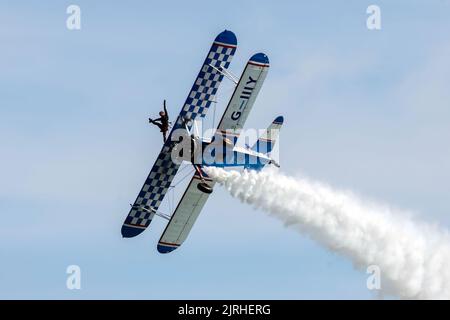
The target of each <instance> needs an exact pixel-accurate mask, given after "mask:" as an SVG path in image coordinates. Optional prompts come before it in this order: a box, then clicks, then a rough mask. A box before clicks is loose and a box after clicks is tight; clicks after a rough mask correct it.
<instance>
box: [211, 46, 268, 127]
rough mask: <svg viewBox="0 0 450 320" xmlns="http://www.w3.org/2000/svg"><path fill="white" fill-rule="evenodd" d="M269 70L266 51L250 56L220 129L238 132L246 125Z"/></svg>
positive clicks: (221, 121) (220, 123)
mask: <svg viewBox="0 0 450 320" xmlns="http://www.w3.org/2000/svg"><path fill="white" fill-rule="evenodd" d="M268 71H269V58H268V57H267V56H266V55H265V54H264V53H257V54H254V55H253V56H252V57H251V58H250V60H249V61H248V63H247V65H246V67H245V69H244V72H243V73H242V76H241V78H240V80H239V82H238V84H237V86H236V88H235V90H234V93H233V96H232V97H231V99H230V102H229V103H228V106H227V108H226V109H225V112H224V114H223V116H222V119H221V120H220V122H219V125H218V127H217V129H218V131H220V130H227V129H232V130H233V131H236V132H238V131H239V130H240V129H242V128H243V127H244V124H245V121H246V120H247V117H248V115H249V113H250V110H251V109H252V107H253V104H254V103H255V100H256V97H257V95H258V93H259V90H260V89H261V87H262V84H263V82H264V79H265V78H266V75H267V72H268Z"/></svg>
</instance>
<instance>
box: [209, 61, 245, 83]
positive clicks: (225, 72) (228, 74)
mask: <svg viewBox="0 0 450 320" xmlns="http://www.w3.org/2000/svg"><path fill="white" fill-rule="evenodd" d="M209 66H210V67H211V68H213V69H214V70H216V71H217V72H219V73H221V74H223V75H224V76H225V77H227V78H228V79H230V80H231V81H232V82H234V84H236V85H237V84H238V78H237V77H236V76H235V75H234V74H232V73H231V72H230V71H228V70H227V69H225V68H224V67H222V66H219V68H217V67H215V66H213V65H212V64H209Z"/></svg>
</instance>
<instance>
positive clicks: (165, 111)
mask: <svg viewBox="0 0 450 320" xmlns="http://www.w3.org/2000/svg"><path fill="white" fill-rule="evenodd" d="M164 113H165V114H166V116H167V119H169V113H168V112H167V107H166V99H164Z"/></svg>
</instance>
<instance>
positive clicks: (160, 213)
mask: <svg viewBox="0 0 450 320" xmlns="http://www.w3.org/2000/svg"><path fill="white" fill-rule="evenodd" d="M130 206H131V207H132V208H136V209H140V210H142V211H145V212H148V213H154V214H156V215H157V216H158V217H161V218H164V219H166V220H170V218H171V216H169V215H168V214H165V213H162V212H161V211H157V210H155V209H153V208H152V207H148V206H138V205H135V206H133V205H132V204H131V203H130Z"/></svg>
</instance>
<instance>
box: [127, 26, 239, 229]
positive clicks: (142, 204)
mask: <svg viewBox="0 0 450 320" xmlns="http://www.w3.org/2000/svg"><path fill="white" fill-rule="evenodd" d="M236 46H237V41H236V36H235V35H234V33H233V32H231V31H227V30H225V31H224V32H222V33H220V34H219V35H218V36H217V37H216V39H215V40H214V43H213V44H212V46H211V49H210V50H209V52H208V55H207V56H206V59H205V61H204V62H203V65H202V68H201V69H200V72H199V74H198V76H197V78H196V80H195V82H194V85H193V86H192V89H191V91H190V92H189V96H188V98H187V99H186V102H185V103H184V105H183V108H182V109H181V112H180V115H179V116H178V118H177V120H176V122H175V125H174V126H173V128H172V131H171V132H170V134H169V136H168V139H167V141H166V143H165V144H164V145H163V147H162V150H161V152H160V153H159V155H158V158H157V159H156V162H155V164H154V165H153V168H152V170H151V171H150V173H149V175H148V177H147V179H146V180H145V183H144V186H143V187H142V189H141V192H139V194H138V196H137V199H136V201H135V202H134V205H133V207H132V208H131V210H130V212H129V214H128V216H127V217H126V219H125V222H124V223H123V225H122V235H123V236H124V237H126V238H129V237H134V236H136V235H138V234H140V233H141V232H143V231H144V230H145V229H146V228H147V227H148V226H149V225H150V222H151V220H152V219H153V216H154V212H152V211H151V210H150V209H153V210H155V211H156V210H158V208H159V205H160V204H161V202H162V200H163V199H164V196H165V194H166V192H167V190H168V188H169V187H170V184H171V182H172V180H173V178H174V177H175V174H176V172H177V171H178V168H179V164H177V163H175V162H173V161H172V158H171V140H172V139H171V137H172V134H173V133H174V131H175V130H177V129H180V128H182V127H183V126H184V120H183V119H192V120H193V119H195V118H196V117H197V116H201V117H204V116H205V115H206V112H207V111H208V108H209V106H210V104H211V101H212V100H213V97H214V95H215V94H216V93H217V90H218V88H219V85H220V82H221V81H222V79H223V75H222V74H221V73H220V72H218V71H217V70H216V69H220V68H228V66H229V65H230V62H231V59H232V58H233V55H234V53H235V51H236ZM213 67H214V68H213Z"/></svg>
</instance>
